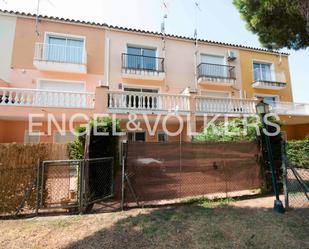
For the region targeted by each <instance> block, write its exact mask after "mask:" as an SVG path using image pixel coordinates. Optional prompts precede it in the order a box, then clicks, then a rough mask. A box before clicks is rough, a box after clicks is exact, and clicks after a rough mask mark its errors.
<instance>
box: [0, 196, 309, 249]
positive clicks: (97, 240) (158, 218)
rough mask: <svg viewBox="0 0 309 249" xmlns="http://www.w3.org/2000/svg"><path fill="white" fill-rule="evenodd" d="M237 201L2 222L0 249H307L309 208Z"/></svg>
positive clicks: (194, 203)
mask: <svg viewBox="0 0 309 249" xmlns="http://www.w3.org/2000/svg"><path fill="white" fill-rule="evenodd" d="M251 201H252V203H251V204H250V205H249V206H242V205H238V204H237V202H235V203H234V202H233V203H227V202H217V203H210V202H208V201H203V200H199V201H197V202H191V203H189V204H185V205H180V206H173V207H162V208H147V209H132V210H129V211H125V212H115V213H105V214H90V215H83V216H62V217H61V216H60V217H39V218H33V219H26V220H3V221H0V231H1V234H0V248H33V249H34V248H87V249H88V248H137V249H141V248H276V249H277V248H293V249H297V248H301V249H305V248H309V210H308V209H303V210H297V211H289V212H287V213H285V214H283V215H282V214H277V213H275V212H274V211H272V210H271V209H269V208H263V207H258V208H253V207H251V206H254V203H256V202H254V200H251Z"/></svg>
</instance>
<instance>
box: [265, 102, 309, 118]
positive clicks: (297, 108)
mask: <svg viewBox="0 0 309 249" xmlns="http://www.w3.org/2000/svg"><path fill="white" fill-rule="evenodd" d="M271 112H273V113H277V114H279V115H288V116H309V104H307V103H294V102H274V103H272V104H271Z"/></svg>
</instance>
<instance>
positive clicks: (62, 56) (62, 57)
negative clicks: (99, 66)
mask: <svg viewBox="0 0 309 249" xmlns="http://www.w3.org/2000/svg"><path fill="white" fill-rule="evenodd" d="M34 60H38V61H50V62H61V63H73V64H83V65H85V64H87V52H86V49H85V47H76V46H64V45H56V44H48V43H36V44H35V52H34Z"/></svg>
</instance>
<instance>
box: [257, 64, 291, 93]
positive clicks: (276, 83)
mask: <svg viewBox="0 0 309 249" xmlns="http://www.w3.org/2000/svg"><path fill="white" fill-rule="evenodd" d="M286 86H287V83H286V77H285V73H284V72H282V71H281V72H280V71H275V70H270V71H261V70H259V69H255V70H254V81H253V82H252V87H253V88H260V89H273V90H281V89H283V88H285V87H286Z"/></svg>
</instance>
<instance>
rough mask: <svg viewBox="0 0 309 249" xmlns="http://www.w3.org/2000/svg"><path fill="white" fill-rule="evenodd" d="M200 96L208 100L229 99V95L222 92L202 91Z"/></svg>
mask: <svg viewBox="0 0 309 249" xmlns="http://www.w3.org/2000/svg"><path fill="white" fill-rule="evenodd" d="M201 94H202V95H203V96H206V97H210V98H212V97H213V98H229V97H230V93H229V92H223V91H202V92H201Z"/></svg>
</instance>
